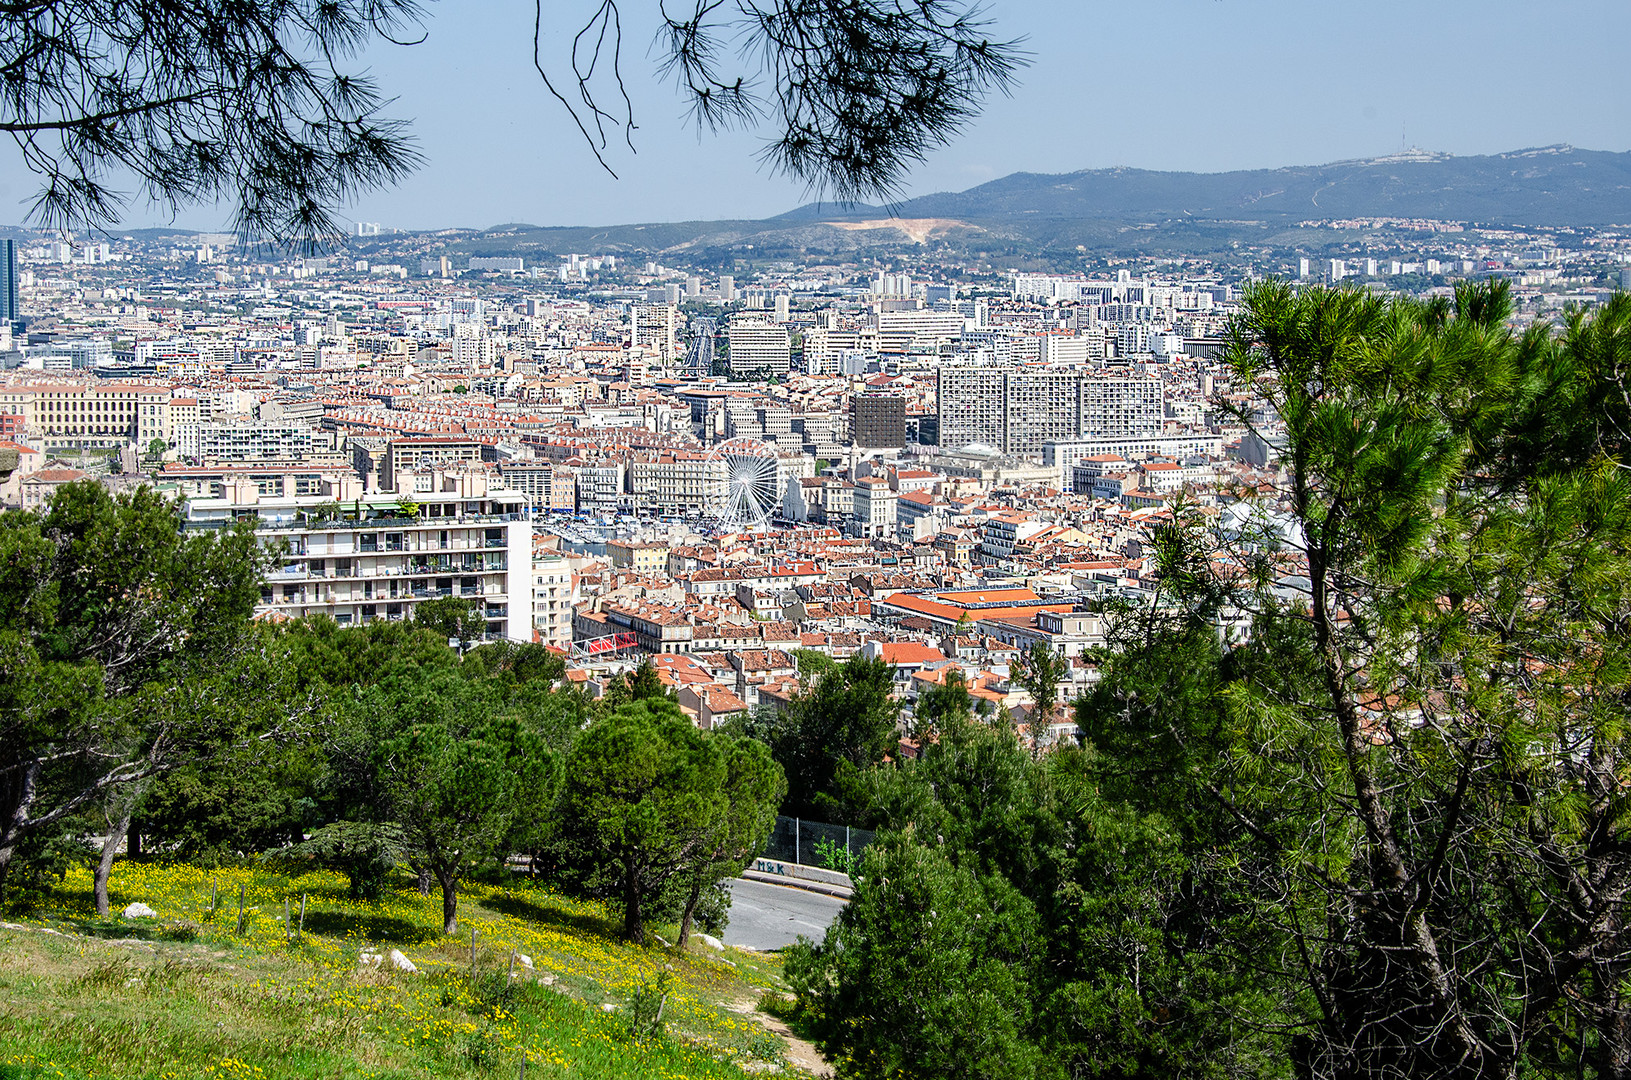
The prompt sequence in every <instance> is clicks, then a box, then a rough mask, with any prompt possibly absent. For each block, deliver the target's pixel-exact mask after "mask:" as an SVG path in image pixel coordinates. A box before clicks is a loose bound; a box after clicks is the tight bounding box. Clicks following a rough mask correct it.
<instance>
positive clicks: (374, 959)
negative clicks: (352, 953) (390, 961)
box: [357, 949, 385, 968]
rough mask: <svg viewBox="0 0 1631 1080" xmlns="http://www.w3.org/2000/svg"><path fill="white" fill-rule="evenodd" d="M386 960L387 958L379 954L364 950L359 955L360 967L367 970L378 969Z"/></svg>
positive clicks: (358, 962)
mask: <svg viewBox="0 0 1631 1080" xmlns="http://www.w3.org/2000/svg"><path fill="white" fill-rule="evenodd" d="M384 959H385V958H384V957H383V956H381V955H380V954H379V953H377V952H370V951H369V950H367V949H364V950H363V951H362V952H360V953H358V954H357V964H358V966H360V967H365V968H377V967H379V965H380V962H381V961H382V960H384Z"/></svg>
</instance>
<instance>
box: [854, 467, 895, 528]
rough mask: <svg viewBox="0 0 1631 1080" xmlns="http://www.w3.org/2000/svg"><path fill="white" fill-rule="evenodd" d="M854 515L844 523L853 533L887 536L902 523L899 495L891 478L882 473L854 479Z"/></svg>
mask: <svg viewBox="0 0 1631 1080" xmlns="http://www.w3.org/2000/svg"><path fill="white" fill-rule="evenodd" d="M854 490H855V514H854V516H853V517H851V518H850V520H849V522H848V524H847V525H846V526H845V531H846V532H848V533H849V534H850V535H851V536H861V537H866V538H868V539H887V538H889V537H892V536H894V535H895V527H896V526H897V525H898V524H899V520H898V519H899V510H898V509H897V508H896V503H897V501H898V500H899V498H900V495H899V493H897V492H896V491H895V490H894V489H893V488H891V487H890V486H889V481H888V480H885V479H884V478H883V477H881V476H863V477H861V478H860V479H859V480H857V481H855V489H854Z"/></svg>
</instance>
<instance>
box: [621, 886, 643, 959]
mask: <svg viewBox="0 0 1631 1080" xmlns="http://www.w3.org/2000/svg"><path fill="white" fill-rule="evenodd" d="M623 936H624V937H626V938H628V939H629V940H630V941H632V942H634V943H635V944H636V945H644V944H645V943H646V923H645V917H644V915H643V914H642V913H641V911H640V879H639V877H638V875H636V874H635V872H634V871H632V870H630V871H629V872H628V873H626V874H624V875H623Z"/></svg>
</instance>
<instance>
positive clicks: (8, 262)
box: [0, 240, 20, 323]
mask: <svg viewBox="0 0 1631 1080" xmlns="http://www.w3.org/2000/svg"><path fill="white" fill-rule="evenodd" d="M19 306H20V305H19V304H18V303H17V241H15V240H0V319H4V320H6V321H7V322H12V323H14V322H16V321H17V319H18V317H19V312H18V308H19Z"/></svg>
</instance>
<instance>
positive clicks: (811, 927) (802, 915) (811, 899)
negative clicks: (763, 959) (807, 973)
mask: <svg viewBox="0 0 1631 1080" xmlns="http://www.w3.org/2000/svg"><path fill="white" fill-rule="evenodd" d="M730 887H731V921H730V925H729V926H727V927H726V928H725V940H726V941H728V942H729V943H730V944H732V945H741V946H743V947H744V948H749V949H779V948H781V947H782V946H783V945H791V944H793V940H794V939H795V938H797V937H798V936H799V935H800V934H803V935H804V936H805V937H807V938H813V939H814V940H816V941H820V940H821V938H822V936H823V935H824V934H826V932H827V927H828V926H830V925H831V924H832V922H833V920H834V919H836V918H838V913H839V911H841V910H843V907H844V901H843V900H841V899H839V898H838V897H836V896H827V895H825V894H823V893H815V892H810V891H808V890H806V889H793V888H789V887H787V886H785V885H768V884H765V883H764V882H760V881H745V880H743V879H742V878H735V879H733V880H732V881H731V883H730Z"/></svg>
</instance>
